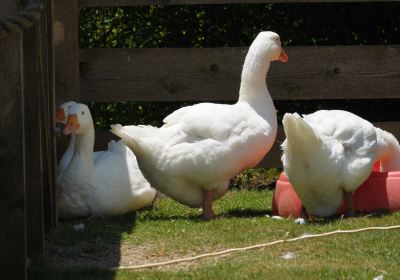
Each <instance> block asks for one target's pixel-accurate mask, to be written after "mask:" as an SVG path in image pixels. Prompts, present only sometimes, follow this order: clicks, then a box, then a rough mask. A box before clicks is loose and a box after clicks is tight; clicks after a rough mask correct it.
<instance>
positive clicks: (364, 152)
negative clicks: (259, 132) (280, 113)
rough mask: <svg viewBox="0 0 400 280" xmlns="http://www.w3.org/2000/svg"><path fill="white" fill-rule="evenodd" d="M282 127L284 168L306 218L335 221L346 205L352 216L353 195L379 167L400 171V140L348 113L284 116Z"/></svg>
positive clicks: (327, 111) (287, 114)
mask: <svg viewBox="0 0 400 280" xmlns="http://www.w3.org/2000/svg"><path fill="white" fill-rule="evenodd" d="M283 127H284V130H285V134H286V139H285V141H284V143H283V144H282V149H283V155H282V162H283V167H284V171H285V173H286V175H287V176H288V179H289V181H290V183H291V184H292V186H293V188H294V189H295V190H296V192H297V194H298V196H299V198H300V200H301V202H302V204H303V207H304V208H303V216H304V218H308V214H310V215H311V216H319V217H327V216H331V215H333V214H335V213H337V210H338V209H339V207H340V206H341V205H342V203H343V200H344V199H345V200H346V201H347V204H348V211H347V214H348V215H349V216H352V215H353V214H354V207H353V200H352V194H353V192H354V191H355V190H356V189H357V188H358V187H359V186H360V185H361V184H362V183H363V182H364V181H365V180H366V179H367V178H368V176H369V175H370V174H371V171H372V166H373V164H374V163H375V162H377V161H380V162H381V171H393V170H400V145H399V143H398V141H397V139H396V138H395V137H394V136H393V135H392V134H390V133H388V132H386V131H383V130H381V129H379V128H376V127H374V126H373V125H372V124H371V123H370V122H368V121H366V120H364V119H362V118H360V117H359V116H356V115H354V114H352V113H350V112H347V111H342V110H321V111H317V112H315V113H312V114H309V115H303V117H301V116H300V115H298V114H297V113H294V114H290V113H286V114H285V115H284V118H283Z"/></svg>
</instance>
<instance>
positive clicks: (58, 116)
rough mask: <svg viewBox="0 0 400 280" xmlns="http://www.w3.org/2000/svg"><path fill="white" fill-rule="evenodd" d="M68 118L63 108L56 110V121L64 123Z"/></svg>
mask: <svg viewBox="0 0 400 280" xmlns="http://www.w3.org/2000/svg"><path fill="white" fill-rule="evenodd" d="M66 119H67V116H66V115H65V113H64V110H63V109H62V108H59V109H57V111H56V122H58V123H64V122H65V121H66Z"/></svg>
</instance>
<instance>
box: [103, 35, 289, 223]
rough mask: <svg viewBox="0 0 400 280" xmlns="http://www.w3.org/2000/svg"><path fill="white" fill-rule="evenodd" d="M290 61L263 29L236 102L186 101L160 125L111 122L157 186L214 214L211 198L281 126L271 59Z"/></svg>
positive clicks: (253, 160) (253, 161)
mask: <svg viewBox="0 0 400 280" xmlns="http://www.w3.org/2000/svg"><path fill="white" fill-rule="evenodd" d="M274 60H280V61H282V62H286V61H287V60H288V57H287V55H286V54H285V52H284V51H283V49H282V47H281V42H280V38H279V36H278V34H276V33H274V32H269V31H265V32H261V33H259V34H258V36H257V37H256V38H255V40H254V42H253V43H252V44H251V46H250V48H249V51H248V53H247V56H246V59H245V62H244V65H243V70H242V76H241V85H240V91H239V100H238V102H237V103H235V104H233V105H226V104H214V103H200V104H197V105H193V106H188V107H183V108H181V109H179V110H177V111H175V112H173V113H172V114H170V115H169V116H167V117H166V118H165V119H164V123H165V124H164V125H163V126H162V127H160V128H158V127H152V126H121V125H113V126H112V130H111V131H112V132H113V133H114V134H115V135H117V136H119V137H120V138H122V140H123V142H124V143H125V144H126V145H127V146H128V147H129V148H130V149H132V151H134V153H135V155H136V156H137V159H138V163H139V166H140V169H141V170H142V171H143V174H144V175H145V176H146V178H147V179H148V180H149V182H150V183H151V184H152V186H154V187H155V188H156V189H158V190H159V191H161V192H163V193H165V194H166V195H168V196H170V197H171V198H173V199H175V200H177V201H178V202H180V203H183V204H185V205H188V206H190V207H200V206H202V208H203V218H204V219H206V220H210V219H212V218H214V212H213V209H212V201H213V200H216V199H218V198H220V197H221V196H223V195H224V194H225V192H226V190H227V188H228V184H229V180H230V179H231V178H232V177H233V176H235V175H236V174H238V173H239V172H241V171H242V170H243V169H246V168H250V167H254V166H256V165H257V164H258V163H259V162H260V161H261V160H262V159H263V158H264V156H265V155H266V154H267V152H268V151H269V150H270V149H271V147H272V144H273V143H274V140H275V136H276V132H277V117H276V109H275V107H274V104H273V102H272V99H271V96H270V94H269V92H268V89H267V85H266V75H267V72H268V69H269V67H270V63H271V61H274Z"/></svg>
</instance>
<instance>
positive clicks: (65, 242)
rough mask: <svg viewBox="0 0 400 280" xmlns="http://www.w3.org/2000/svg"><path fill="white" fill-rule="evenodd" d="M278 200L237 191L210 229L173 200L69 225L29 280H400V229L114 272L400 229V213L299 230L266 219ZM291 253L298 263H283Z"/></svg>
mask: <svg viewBox="0 0 400 280" xmlns="http://www.w3.org/2000/svg"><path fill="white" fill-rule="evenodd" d="M271 199H272V191H270V190H245V189H242V190H231V191H229V192H228V194H227V195H226V196H225V197H223V198H222V199H221V200H219V201H217V202H216V203H215V207H214V208H215V212H216V214H217V215H218V218H217V219H216V220H214V221H211V222H204V221H202V220H201V219H200V214H201V212H199V211H198V209H190V208H188V207H185V206H182V205H180V204H178V203H176V202H174V201H172V200H171V199H162V200H159V201H157V202H156V203H155V205H154V207H153V208H149V209H146V210H143V211H141V212H139V213H138V214H137V215H136V216H134V215H128V216H125V217H119V218H92V219H85V220H79V221H71V222H63V223H61V224H60V225H59V226H58V227H57V229H56V230H54V231H53V232H52V233H51V234H50V235H49V236H48V238H47V245H48V246H47V248H48V249H47V251H48V257H47V258H46V260H45V265H44V266H34V267H33V268H32V269H31V276H30V279H41V280H42V279H55V280H57V279H373V278H374V277H376V276H378V275H381V274H383V275H384V277H385V278H384V279H385V280H386V279H398V277H399V275H400V264H399V263H400V232H399V231H398V230H393V231H385V232H364V233H358V234H349V235H337V236H331V237H327V238H323V239H322V238H321V239H310V240H303V241H299V242H296V243H286V244H279V245H274V246H272V247H268V248H264V249H259V250H252V251H246V252H241V253H235V254H231V255H228V256H225V257H218V258H208V259H203V260H200V261H197V262H191V263H184V264H179V265H175V266H168V267H162V268H158V269H151V270H142V271H118V272H116V271H110V270H109V269H107V267H111V266H118V263H119V262H120V261H122V262H123V263H124V262H125V264H128V263H129V261H132V263H133V264H141V263H147V262H156V261H163V260H168V259H175V258H180V257H184V256H193V255H196V254H201V253H205V252H214V251H218V250H222V249H226V248H231V247H243V246H248V245H253V244H256V243H265V242H269V241H273V240H277V239H284V238H291V237H296V236H299V235H301V234H303V233H320V232H326V231H332V230H336V229H339V228H340V229H351V228H360V227H369V226H383V225H395V224H400V213H393V214H387V215H367V216H362V217H356V218H349V219H330V220H322V221H318V222H315V223H312V224H309V225H306V226H301V225H295V224H294V223H293V220H290V219H287V220H275V219H271V218H267V217H266V216H265V215H266V214H271V213H270V211H271ZM78 223H84V224H85V229H84V230H83V231H81V232H78V231H76V230H74V229H73V225H75V224H78ZM120 248H122V252H120V251H121V249H120ZM287 252H292V253H294V254H295V258H293V259H290V260H285V259H283V258H282V255H284V254H285V253H287ZM71 260H72V261H71ZM105 261H107V263H104V262H105ZM94 265H97V266H102V267H103V268H98V267H97V268H96V267H93V266H94Z"/></svg>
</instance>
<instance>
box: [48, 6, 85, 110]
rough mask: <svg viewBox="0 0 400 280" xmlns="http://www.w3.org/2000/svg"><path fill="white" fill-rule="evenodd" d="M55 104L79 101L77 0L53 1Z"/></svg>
mask: <svg viewBox="0 0 400 280" xmlns="http://www.w3.org/2000/svg"><path fill="white" fill-rule="evenodd" d="M53 35H54V48H55V87H56V92H57V100H56V102H57V103H58V104H59V103H62V102H65V101H67V100H68V101H69V100H78V99H79V46H78V44H79V41H78V0H57V1H54V26H53Z"/></svg>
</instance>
